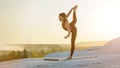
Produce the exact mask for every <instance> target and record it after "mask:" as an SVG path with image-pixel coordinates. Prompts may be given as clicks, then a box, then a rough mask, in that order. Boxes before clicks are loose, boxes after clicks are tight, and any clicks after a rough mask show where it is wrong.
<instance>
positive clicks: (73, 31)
mask: <svg viewBox="0 0 120 68" xmlns="http://www.w3.org/2000/svg"><path fill="white" fill-rule="evenodd" d="M77 7H78V6H77V5H75V6H74V7H73V8H71V9H70V11H69V12H68V14H65V13H60V14H59V20H60V21H61V22H62V28H63V29H64V30H66V31H68V35H66V36H65V37H64V38H65V39H66V38H68V37H69V36H70V34H71V52H70V56H69V57H68V58H67V60H69V59H72V56H73V53H74V50H75V40H76V35H77V28H76V26H75V24H76V22H77V18H76V9H77ZM72 11H73V20H72V21H71V22H70V23H69V22H68V20H67V18H68V17H69V15H70V14H71V12H72Z"/></svg>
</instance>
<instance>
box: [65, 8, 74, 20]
mask: <svg viewBox="0 0 120 68" xmlns="http://www.w3.org/2000/svg"><path fill="white" fill-rule="evenodd" d="M72 10H73V8H71V9H70V11H69V12H68V14H67V15H66V17H67V18H68V17H69V16H70V14H71V12H72Z"/></svg>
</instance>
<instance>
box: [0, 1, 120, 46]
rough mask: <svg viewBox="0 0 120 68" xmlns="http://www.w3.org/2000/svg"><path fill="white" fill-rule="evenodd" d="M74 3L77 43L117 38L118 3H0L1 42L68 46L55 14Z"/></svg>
mask: <svg viewBox="0 0 120 68" xmlns="http://www.w3.org/2000/svg"><path fill="white" fill-rule="evenodd" d="M76 4H77V5H78V9H77V18H78V21H77V24H76V26H77V29H78V34H77V40H76V42H82V41H101V40H111V39H113V38H116V37H120V30H119V29H120V19H119V18H120V9H119V7H120V0H70V1H68V0H52V1H51V0H1V1H0V43H3V44H4V43H7V44H9V43H39V44H49V43H50V44H58V43H60V44H63V43H70V38H68V39H64V36H65V35H66V34H67V32H65V31H64V30H63V29H62V26H61V23H60V21H59V19H58V14H59V13H61V12H66V13H67V12H68V11H69V10H70V8H71V7H72V6H74V5H76ZM71 16H72V15H71ZM71 19H72V17H70V18H69V21H71Z"/></svg>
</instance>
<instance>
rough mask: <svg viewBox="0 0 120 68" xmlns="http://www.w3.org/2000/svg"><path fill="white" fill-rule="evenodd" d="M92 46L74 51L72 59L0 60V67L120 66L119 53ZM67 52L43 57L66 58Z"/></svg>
mask: <svg viewBox="0 0 120 68" xmlns="http://www.w3.org/2000/svg"><path fill="white" fill-rule="evenodd" d="M101 48H102V47H92V48H89V49H86V50H83V51H76V52H75V54H74V57H73V60H67V61H44V60H43V59H44V58H28V59H19V60H12V61H5V62H0V68H120V54H106V53H105V54H104V52H102V51H103V50H102V49H104V48H102V49H101ZM68 55H69V53H68V52H59V53H54V54H49V55H47V56H46V57H45V58H62V59H63V58H66V57H67V56H68Z"/></svg>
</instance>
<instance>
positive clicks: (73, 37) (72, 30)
mask: <svg viewBox="0 0 120 68" xmlns="http://www.w3.org/2000/svg"><path fill="white" fill-rule="evenodd" d="M76 22H77V18H76V11H75V10H74V12H73V21H72V22H71V23H70V26H71V32H72V35H71V52H70V56H73V53H74V50H75V40H76V36H77V28H76V27H75V24H76Z"/></svg>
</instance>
